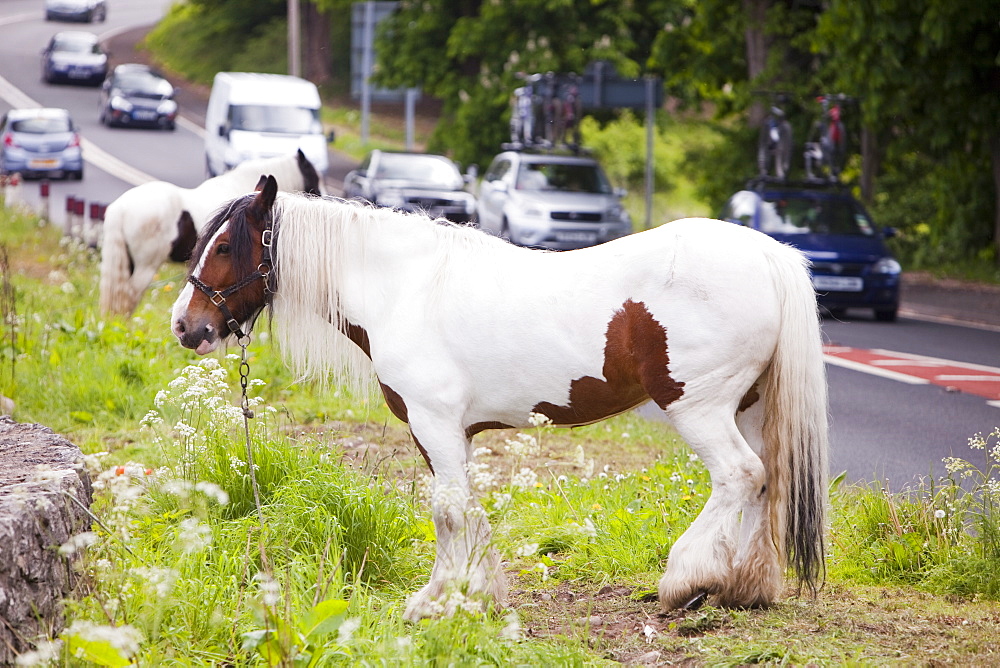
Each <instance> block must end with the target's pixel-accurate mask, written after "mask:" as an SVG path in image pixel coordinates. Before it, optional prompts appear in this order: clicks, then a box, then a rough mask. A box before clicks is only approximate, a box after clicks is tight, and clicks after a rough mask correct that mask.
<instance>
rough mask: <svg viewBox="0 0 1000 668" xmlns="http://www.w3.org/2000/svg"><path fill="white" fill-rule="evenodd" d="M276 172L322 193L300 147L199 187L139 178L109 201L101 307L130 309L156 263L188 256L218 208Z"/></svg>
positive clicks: (293, 185)
mask: <svg viewBox="0 0 1000 668" xmlns="http://www.w3.org/2000/svg"><path fill="white" fill-rule="evenodd" d="M262 173H265V174H275V175H276V176H277V179H278V184H279V185H280V186H281V189H282V190H286V191H289V192H293V191H302V192H307V193H312V194H314V195H319V194H321V191H320V179H319V174H318V173H317V172H316V169H315V168H314V167H313V165H312V163H311V162H309V160H308V159H307V158H306V156H305V154H303V153H302V151H301V150H300V151H298V152H297V153H293V154H289V155H287V156H279V157H277V158H264V159H261V160H250V161H247V162H243V163H240V164H239V165H237V166H236V167H234V168H233V169H232V170H230V171H228V172H226V173H225V174H220V175H219V176H216V177H214V178H211V179H208V180H206V181H204V182H203V183H202V184H201V185H199V186H198V187H197V188H181V187H180V186H176V185H174V184H173V183H167V182H165V181H151V182H149V183H143V184H142V185H138V186H136V187H134V188H132V189H130V190H127V191H125V192H124V193H123V194H122V195H121V196H120V197H119V198H118V199H116V200H115V201H114V202H112V203H111V204H109V205H108V208H107V211H106V213H105V215H104V232H103V237H102V242H101V312H102V313H104V314H106V315H109V314H119V315H130V314H131V313H132V311H134V310H135V307H136V306H137V305H138V304H139V300H141V299H142V295H143V293H144V292H145V291H146V288H147V287H149V284H150V282H152V280H153V276H154V275H155V274H156V272H157V271H158V270H159V268H160V265H162V264H163V263H164V262H166V261H167V260H168V259H169V260H173V261H174V262H186V261H187V259H188V258H189V257H190V256H191V249H192V248H194V244H195V242H196V241H197V239H198V234H199V233H200V232H201V230H202V229H204V227H205V225H207V224H208V221H209V220H211V218H212V216H213V215H214V214H215V212H216V209H218V208H219V206H221V205H222V204H225V203H226V202H228V201H229V200H231V199H232V198H234V197H236V196H237V195H242V194H244V193H246V192H249V191H250V190H253V187H254V185H256V183H257V181H258V179H259V178H260V175H261V174H262Z"/></svg>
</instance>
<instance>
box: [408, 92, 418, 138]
mask: <svg viewBox="0 0 1000 668" xmlns="http://www.w3.org/2000/svg"><path fill="white" fill-rule="evenodd" d="M416 101H417V89H416V88H407V89H406V150H407V151H412V150H413V119H414V116H416V114H415V113H414V107H415V106H416Z"/></svg>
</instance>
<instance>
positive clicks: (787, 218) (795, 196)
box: [760, 193, 875, 237]
mask: <svg viewBox="0 0 1000 668" xmlns="http://www.w3.org/2000/svg"><path fill="white" fill-rule="evenodd" d="M760 231H761V232H764V233H767V234H842V235H856V236H866V237H870V236H874V235H875V227H874V225H872V222H871V220H870V219H869V218H868V216H867V215H866V214H865V212H864V210H862V209H861V207H860V206H858V205H857V204H856V203H855V202H854V201H852V200H851V199H850V198H846V197H830V196H829V195H810V194H808V193H791V194H783V195H774V196H767V197H765V198H764V200H763V201H762V202H761V203H760Z"/></svg>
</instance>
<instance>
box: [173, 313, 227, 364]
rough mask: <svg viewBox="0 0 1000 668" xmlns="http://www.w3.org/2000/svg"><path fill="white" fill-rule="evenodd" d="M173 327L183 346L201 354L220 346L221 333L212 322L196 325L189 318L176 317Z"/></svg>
mask: <svg viewBox="0 0 1000 668" xmlns="http://www.w3.org/2000/svg"><path fill="white" fill-rule="evenodd" d="M171 329H172V331H173V333H174V336H176V337H177V340H178V341H180V344H181V345H182V346H184V347H185V348H190V349H191V350H193V351H195V352H196V353H198V354H199V355H206V354H208V353H210V352H212V351H213V350H215V349H216V348H218V347H219V340H220V339H219V333H218V331H217V330H216V329H215V327H214V326H213V325H212V324H210V323H205V324H199V325H195V324H194V323H191V322H189V321H188V319H187V318H183V317H182V318H175V319H174V323H173V326H172V327H171Z"/></svg>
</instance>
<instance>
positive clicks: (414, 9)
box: [375, 0, 671, 162]
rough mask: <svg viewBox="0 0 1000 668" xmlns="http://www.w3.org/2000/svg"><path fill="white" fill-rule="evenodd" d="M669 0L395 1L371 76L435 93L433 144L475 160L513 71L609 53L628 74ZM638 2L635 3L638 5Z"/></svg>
mask: <svg viewBox="0 0 1000 668" xmlns="http://www.w3.org/2000/svg"><path fill="white" fill-rule="evenodd" d="M670 4H671V3H669V2H666V1H664V0H659V1H656V2H648V3H631V2H625V1H623V0H607V1H605V2H592V1H591V0H513V1H512V2H482V1H481V0H424V1H421V2H417V1H415V0H403V2H401V4H400V8H399V10H398V11H397V12H396V13H395V14H393V15H392V16H391V17H390V18H389V19H387V20H386V21H385V22H384V23H383V24H382V26H381V27H380V31H379V35H378V37H377V40H378V41H377V51H378V63H377V66H376V73H375V77H376V80H377V81H378V82H379V84H380V85H383V86H387V87H404V86H419V87H421V88H422V89H423V90H424V92H425V93H427V94H429V95H432V96H434V97H437V98H439V99H440V100H442V102H443V117H442V120H441V122H440V123H439V125H438V127H437V130H436V132H435V134H434V137H432V140H431V144H432V148H433V149H434V150H444V149H445V147H447V148H449V149H451V152H452V154H453V156H454V157H455V158H456V159H458V160H460V161H463V162H474V161H483V160H485V159H487V158H488V157H489V156H491V155H492V154H494V153H496V152H497V150H498V148H499V144H500V143H501V142H502V141H503V139H504V137H505V136H506V135H507V130H506V128H507V123H508V120H509V117H510V116H509V113H510V112H509V100H510V95H511V93H512V91H513V90H514V88H516V87H517V86H518V85H519V82H518V80H517V78H516V76H515V75H516V73H517V72H527V73H534V72H548V71H553V72H577V73H582V72H583V70H584V67H585V66H586V65H587V64H588V63H589V62H591V61H593V60H598V59H602V60H609V61H611V62H613V63H614V64H615V66H616V67H617V69H618V71H619V72H620V73H621V74H622V75H624V76H629V77H633V76H638V75H639V74H641V73H642V72H643V71H644V68H645V64H646V61H647V60H648V58H649V53H650V49H651V47H652V41H653V39H654V38H655V34H656V28H655V27H654V26H660V25H662V24H663V21H662V20H661V17H662V15H663V13H664V11H665V8H667V7H669V6H670ZM640 5H641V6H640Z"/></svg>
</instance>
